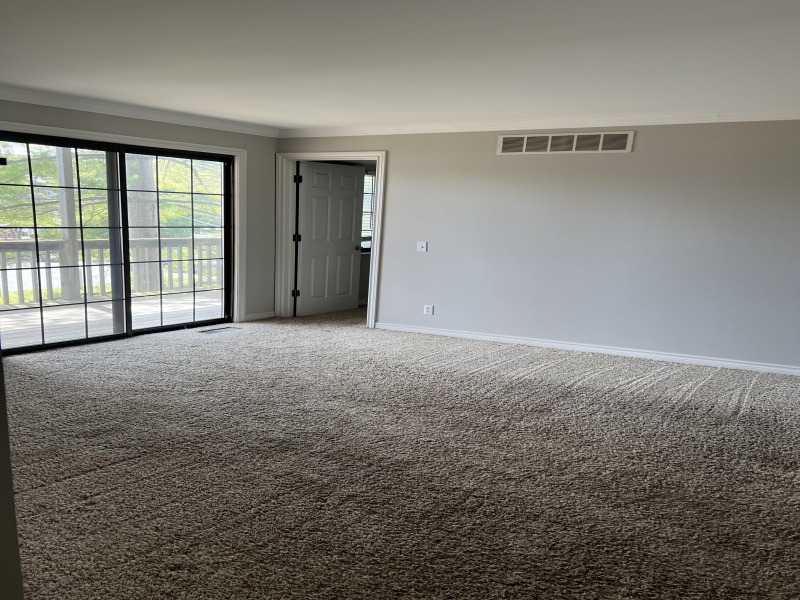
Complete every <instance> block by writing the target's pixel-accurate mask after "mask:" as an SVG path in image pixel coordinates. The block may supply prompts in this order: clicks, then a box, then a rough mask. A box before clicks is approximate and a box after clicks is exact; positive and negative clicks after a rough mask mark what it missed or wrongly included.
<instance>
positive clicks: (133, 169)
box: [125, 154, 156, 201]
mask: <svg viewBox="0 0 800 600" xmlns="http://www.w3.org/2000/svg"><path fill="white" fill-rule="evenodd" d="M125 174H126V179H125V180H126V182H127V187H128V191H129V192H130V190H147V191H152V192H155V191H156V157H155V156H150V155H148V154H126V155H125ZM129 201H130V199H129Z"/></svg>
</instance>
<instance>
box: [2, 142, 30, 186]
mask: <svg viewBox="0 0 800 600" xmlns="http://www.w3.org/2000/svg"><path fill="white" fill-rule="evenodd" d="M0 156H1V157H3V158H5V159H6V161H7V164H6V166H4V167H2V168H0V184H2V183H13V184H16V185H30V183H31V175H30V170H29V169H28V145H27V144H18V143H16V142H0Z"/></svg>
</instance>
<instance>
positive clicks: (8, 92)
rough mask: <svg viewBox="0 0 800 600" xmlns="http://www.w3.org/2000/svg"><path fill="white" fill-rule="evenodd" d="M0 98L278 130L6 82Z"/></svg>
mask: <svg viewBox="0 0 800 600" xmlns="http://www.w3.org/2000/svg"><path fill="white" fill-rule="evenodd" d="M0 100H9V101H12V102H26V103H28V104H39V105H42V106H52V107H54V108H68V109H72V110H82V111H85V112H92V113H99V114H102V115H113V116H116V117H129V118H132V119H145V120H147V121H157V122H159V123H172V124H173V125H188V126H190V127H205V128H207V129H216V130H220V131H230V132H233V133H246V134H250V135H262V136H266V137H273V138H274V137H277V136H278V129H277V128H275V127H269V126H267V125H258V124H255V123H243V122H241V121H230V120H228V119H217V118H214V117H204V116H200V115H192V114H187V113H181V112H175V111H170V110H160V109H157V108H147V107H143V106H133V105H130V104H121V103H118V102H106V101H104V100H92V99H91V98H81V97H79V96H70V95H67V94H55V93H52V92H42V91H39V90H29V89H24V88H16V87H11V86H5V85H0Z"/></svg>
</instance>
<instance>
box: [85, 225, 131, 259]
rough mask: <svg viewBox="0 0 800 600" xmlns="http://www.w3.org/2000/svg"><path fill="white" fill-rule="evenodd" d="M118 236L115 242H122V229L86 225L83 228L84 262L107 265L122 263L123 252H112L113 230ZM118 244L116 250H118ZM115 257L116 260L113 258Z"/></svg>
mask: <svg viewBox="0 0 800 600" xmlns="http://www.w3.org/2000/svg"><path fill="white" fill-rule="evenodd" d="M112 231H113V232H114V233H115V235H116V236H117V239H116V240H115V242H116V243H117V244H119V243H120V237H119V236H121V230H119V229H113V230H110V229H106V228H102V227H85V228H84V229H83V253H82V258H83V263H84V264H86V265H106V264H109V263H111V262H115V263H117V264H120V263H121V262H122V252H121V251H118V252H114V253H113V254H112V246H111V245H112V240H110V239H109V236H110V235H111V232H112ZM118 249H119V248H118V246H117V247H116V248H115V250H118ZM112 258H113V259H115V260H112Z"/></svg>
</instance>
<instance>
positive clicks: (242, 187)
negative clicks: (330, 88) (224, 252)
mask: <svg viewBox="0 0 800 600" xmlns="http://www.w3.org/2000/svg"><path fill="white" fill-rule="evenodd" d="M0 130H3V131H14V132H17V133H29V134H35V135H52V136H57V137H67V138H74V139H78V140H88V141H95V142H109V143H116V144H129V145H132V146H148V147H151V148H152V147H156V148H164V149H165V150H188V151H194V152H208V153H211V154H227V155H230V156H233V158H234V164H233V170H234V176H233V180H234V181H233V183H234V188H233V216H234V224H233V238H234V239H233V245H234V254H233V273H234V277H233V281H234V287H233V320H234V322H239V321H241V320H242V318H243V317H244V315H246V314H247V313H246V307H245V299H246V296H245V291H246V283H247V282H246V281H245V276H244V274H245V272H246V271H245V264H246V260H247V258H246V256H245V247H246V244H247V231H246V230H245V228H244V224H245V223H246V222H247V150H245V149H243V148H225V147H221V146H207V145H205V144H189V143H185V142H173V141H168V140H158V139H150V138H140V137H133V136H128V135H116V134H111V133H99V132H96V131H84V130H82V129H64V128H61V127H50V126H46V125H30V124H27V123H12V122H9V121H0Z"/></svg>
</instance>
